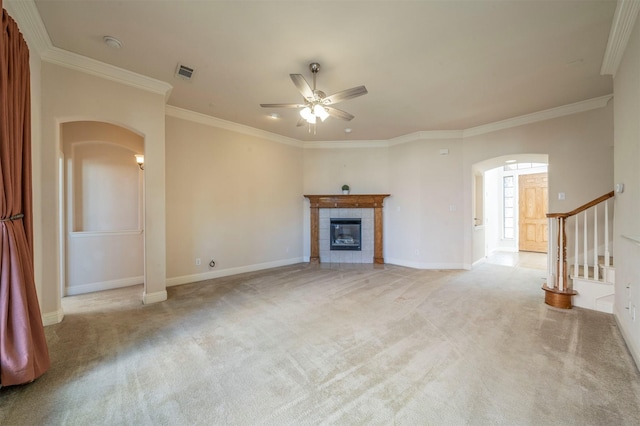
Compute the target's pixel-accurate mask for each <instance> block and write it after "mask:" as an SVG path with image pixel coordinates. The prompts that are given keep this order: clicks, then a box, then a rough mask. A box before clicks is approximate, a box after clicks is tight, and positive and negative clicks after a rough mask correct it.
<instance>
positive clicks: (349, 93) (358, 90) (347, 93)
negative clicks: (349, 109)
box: [322, 86, 369, 105]
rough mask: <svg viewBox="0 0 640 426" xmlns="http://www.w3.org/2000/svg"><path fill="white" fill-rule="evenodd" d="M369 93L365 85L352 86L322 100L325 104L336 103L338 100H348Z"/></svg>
mask: <svg viewBox="0 0 640 426" xmlns="http://www.w3.org/2000/svg"><path fill="white" fill-rule="evenodd" d="M367 93H369V92H368V91H367V88H366V87H364V86H358V87H352V88H351V89H347V90H342V91H340V92H338V93H334V94H333V95H330V96H327V97H326V98H324V99H323V100H322V102H323V103H324V104H325V105H330V104H335V103H338V102H342V101H346V100H347V99H351V98H355V97H358V96H362V95H366V94H367Z"/></svg>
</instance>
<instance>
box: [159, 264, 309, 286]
mask: <svg viewBox="0 0 640 426" xmlns="http://www.w3.org/2000/svg"><path fill="white" fill-rule="evenodd" d="M303 261H304V260H303V258H302V257H295V258H292V259H284V260H277V261H275V262H266V263H257V264H254V265H247V266H239V267H237V268H228V269H219V270H212V271H208V272H204V273H202V274H192V275H182V276H180V277H173V278H167V287H173V286H176V285H182V284H189V283H195V282H198V281H205V280H211V279H213V278H220V277H227V276H230V275H237V274H243V273H245V272H254V271H260V270H263V269H271V268H277V267H280V266H288V265H295V264H296V263H302V262H303Z"/></svg>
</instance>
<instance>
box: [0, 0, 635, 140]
mask: <svg viewBox="0 0 640 426" xmlns="http://www.w3.org/2000/svg"><path fill="white" fill-rule="evenodd" d="M4 5H5V7H6V8H7V10H8V11H9V13H10V15H11V16H12V17H13V18H14V19H15V20H16V22H18V24H19V26H20V29H21V31H22V33H23V36H24V37H25V39H26V40H27V43H29V47H30V49H34V50H35V51H36V52H37V53H38V54H39V56H40V57H41V58H42V60H43V61H47V62H50V63H53V64H56V65H60V66H64V67H68V68H71V69H75V70H78V71H81V72H84V73H88V74H91V75H94V76H97V77H100V78H104V79H108V80H111V81H114V82H118V83H121V84H125V85H128V86H132V87H136V88H138V89H142V90H145V91H149V92H153V93H158V94H161V95H164V97H165V102H166V101H167V99H168V98H169V95H170V94H171V90H172V89H173V86H171V85H170V84H169V83H166V82H163V81H160V80H156V79H152V78H149V77H146V76H144V75H141V74H137V73H134V72H131V71H127V70H125V69H122V68H118V67H114V66H112V65H108V64H105V63H103V62H100V61H96V60H94V59H90V58H87V57H85V56H82V55H78V54H76V53H72V52H69V51H66V50H63V49H59V48H57V47H55V46H53V44H52V43H51V39H50V38H49V35H48V33H47V31H46V28H45V26H44V23H43V22H42V19H41V18H40V14H39V13H38V9H37V8H36V6H35V3H34V1H33V0H5V2H4ZM639 10H640V1H639V0H619V1H618V5H617V7H616V12H615V15H614V20H613V25H612V28H611V32H610V35H609V42H608V45H607V51H606V53H605V59H604V62H603V65H602V71H601V72H602V73H603V74H609V73H611V74H614V73H615V71H616V69H617V67H618V65H619V63H620V60H621V59H622V55H623V54H624V49H625V47H626V45H627V42H628V39H629V36H630V33H631V30H632V29H633V25H634V23H635V21H636V18H637V15H638V11H639ZM612 97H613V95H606V96H601V97H599V98H594V99H588V100H586V101H582V102H576V103H573V104H569V105H564V106H560V107H556V108H551V109H548V110H544V111H539V112H534V113H531V114H526V115H522V116H519V117H514V118H509V119H506V120H501V121H497V122H494V123H489V124H484V125H481V126H477V127H472V128H468V129H464V130H435V131H419V132H415V133H410V134H407V135H403V136H398V137H395V138H392V139H388V140H368V141H353V140H344V141H320V142H302V141H300V140H297V139H293V138H288V137H285V136H281V135H277V134H274V133H271V132H267V131H264V130H259V129H255V128H252V127H249V126H245V125H242V124H238V123H233V122H230V121H226V120H222V119H219V118H215V117H212V116H208V115H204V114H200V113H196V112H193V111H188V110H184V109H181V108H177V107H173V106H169V105H167V106H166V114H167V115H169V116H172V117H177V118H182V119H185V120H189V121H193V122H197V123H201V124H205V125H207V126H213V127H218V128H223V129H227V130H231V131H235V132H239V133H243V134H246V135H250V136H255V137H259V138H263V139H267V140H271V141H274V142H278V143H283V144H286V145H292V146H296V147H303V148H305V149H322V148H324V149H336V148H380V147H390V146H395V145H400V144H404V143H408V142H414V141H417V140H436V139H460V138H466V137H470V136H477V135H481V134H486V133H491V132H495V131H498V130H504V129H508V128H511V127H517V126H522V125H524V124H530V123H535V122H539V121H544V120H549V119H553V118H558V117H562V116H565V115H570V114H576V113H580V112H584V111H588V110H591V109H596V108H602V107H604V106H606V104H607V103H608V102H609V100H610V99H611V98H612Z"/></svg>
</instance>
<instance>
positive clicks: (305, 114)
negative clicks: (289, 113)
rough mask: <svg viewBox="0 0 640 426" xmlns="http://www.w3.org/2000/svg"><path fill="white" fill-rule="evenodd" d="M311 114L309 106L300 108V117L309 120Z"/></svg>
mask: <svg viewBox="0 0 640 426" xmlns="http://www.w3.org/2000/svg"><path fill="white" fill-rule="evenodd" d="M312 115H313V114H312V113H311V108H309V107H308V106H306V107H304V108H302V109H301V110H300V117H302V118H304V119H305V120H307V121H309V117H311V116H312Z"/></svg>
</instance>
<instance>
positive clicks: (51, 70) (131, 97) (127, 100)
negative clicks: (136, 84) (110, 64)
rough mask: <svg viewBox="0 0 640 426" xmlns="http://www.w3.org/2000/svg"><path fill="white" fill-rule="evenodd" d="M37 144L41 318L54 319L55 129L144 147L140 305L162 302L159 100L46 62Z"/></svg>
mask: <svg viewBox="0 0 640 426" xmlns="http://www.w3.org/2000/svg"><path fill="white" fill-rule="evenodd" d="M41 88H42V92H41V102H42V120H41V132H42V138H41V140H40V141H38V142H35V143H39V146H38V147H37V149H38V151H39V154H40V160H41V164H40V172H41V176H40V178H39V181H34V187H35V188H37V189H36V190H35V191H34V194H39V197H40V199H39V200H38V205H39V207H40V208H41V209H42V211H43V212H46V214H44V215H42V219H41V220H42V222H41V224H40V226H41V234H40V239H39V243H40V244H41V248H42V253H43V254H42V264H41V268H42V270H43V271H47V273H46V274H44V273H43V274H42V275H41V279H42V284H41V289H42V290H41V295H40V297H41V305H42V310H43V315H44V316H45V318H47V317H48V316H56V315H57V316H58V317H59V316H60V312H61V309H60V297H61V289H60V274H59V273H58V272H56V273H54V271H59V270H60V268H59V262H60V255H61V253H60V251H61V249H60V238H61V235H60V231H59V220H60V218H59V193H60V191H59V187H58V178H59V174H60V170H59V162H58V158H59V155H60V152H61V151H62V145H61V143H62V141H61V132H60V129H61V124H62V123H67V122H74V121H102V122H108V123H113V124H116V125H119V126H122V127H125V128H128V129H132V130H135V131H136V132H137V133H139V134H140V135H142V136H143V137H144V141H145V147H144V148H145V152H144V154H145V172H144V175H145V220H144V222H145V294H144V296H143V297H144V298H145V300H146V301H158V300H163V298H166V290H165V280H166V268H165V265H166V256H165V247H166V245H165V182H164V172H165V167H164V156H165V149H164V105H165V102H164V96H163V95H160V94H156V93H151V92H148V91H145V90H141V89H136V88H133V87H131V86H126V85H123V84H119V83H116V82H113V81H110V80H106V79H103V78H98V77H94V76H91V75H88V74H85V73H82V72H79V71H76V70H74V69H69V68H66V67H61V66H58V65H54V64H51V63H48V62H43V63H42V80H41Z"/></svg>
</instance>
